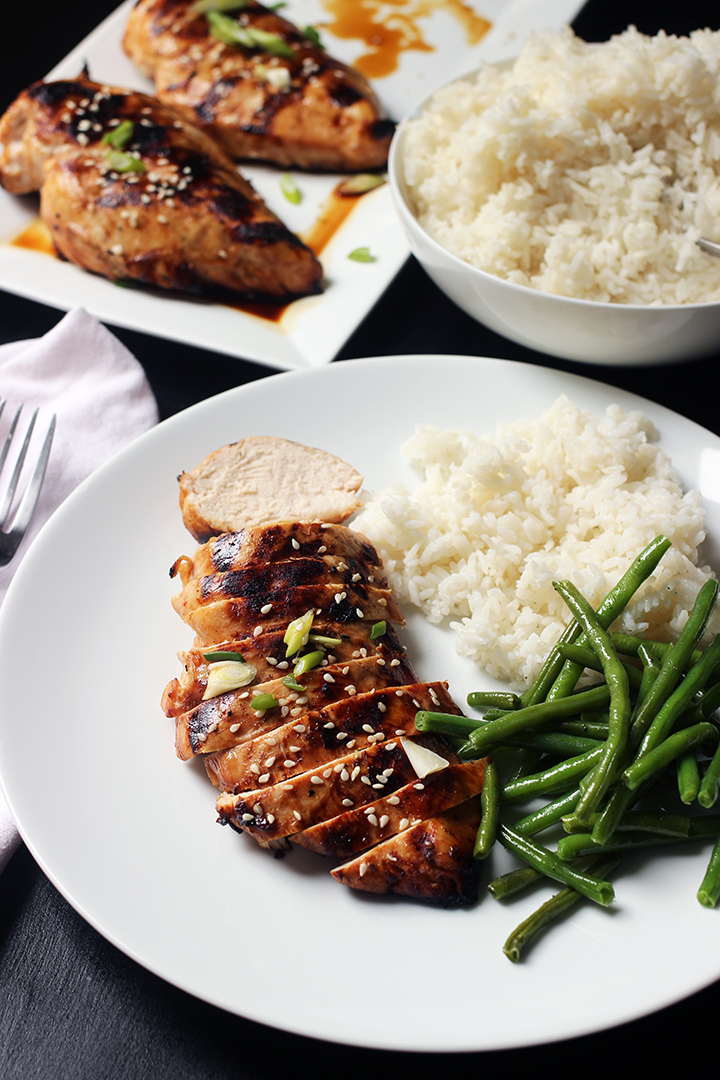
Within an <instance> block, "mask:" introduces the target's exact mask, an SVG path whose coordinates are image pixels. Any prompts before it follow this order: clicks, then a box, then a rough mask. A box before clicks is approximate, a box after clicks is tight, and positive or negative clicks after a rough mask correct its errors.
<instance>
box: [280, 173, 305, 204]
mask: <svg viewBox="0 0 720 1080" xmlns="http://www.w3.org/2000/svg"><path fill="white" fill-rule="evenodd" d="M280 190H281V191H282V193H283V195H284V196H285V198H286V199H287V201H288V202H291V203H295V204H297V203H299V202H300V201H301V199H302V195H301V193H300V188H299V187H298V186H297V184H296V183H295V181H294V180H293V178H292V176H291V175H290V173H283V175H282V178H281V180H280Z"/></svg>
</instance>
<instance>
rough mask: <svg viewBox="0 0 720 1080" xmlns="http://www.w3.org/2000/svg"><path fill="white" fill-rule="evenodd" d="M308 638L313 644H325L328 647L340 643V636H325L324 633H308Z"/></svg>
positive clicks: (331, 647)
mask: <svg viewBox="0 0 720 1080" xmlns="http://www.w3.org/2000/svg"><path fill="white" fill-rule="evenodd" d="M308 640H309V641H312V643H313V645H327V646H328V648H330V649H333V648H335V647H336V646H338V645H342V638H339V637H325V635H324V634H310V635H309V637H308Z"/></svg>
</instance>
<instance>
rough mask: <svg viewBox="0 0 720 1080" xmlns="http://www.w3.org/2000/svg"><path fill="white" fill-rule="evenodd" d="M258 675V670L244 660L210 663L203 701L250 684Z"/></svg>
mask: <svg viewBox="0 0 720 1080" xmlns="http://www.w3.org/2000/svg"><path fill="white" fill-rule="evenodd" d="M256 675H257V670H256V669H255V668H254V667H253V666H252V665H251V664H246V663H245V662H244V661H243V660H220V661H218V662H217V663H213V664H210V666H209V667H208V681H207V686H206V687H205V693H204V694H203V701H207V700H208V699H209V698H214V697H218V696H219V695H220V694H227V693H228V691H230V690H239V689H240V687H241V686H248V685H249V684H250V683H251V682H252V681H253V679H254V678H255V676H256Z"/></svg>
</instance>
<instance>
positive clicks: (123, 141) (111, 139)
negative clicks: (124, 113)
mask: <svg viewBox="0 0 720 1080" xmlns="http://www.w3.org/2000/svg"><path fill="white" fill-rule="evenodd" d="M134 131H135V125H134V124H133V122H132V120H123V121H121V123H119V124H118V125H117V127H114V128H111V129H110V130H109V131H106V132H105V134H104V135H103V137H102V139H101V140H100V142H101V143H104V144H105V145H106V146H112V147H114V148H115V149H116V150H123V149H124V148H125V147H126V146H127V144H128V143H129V142H130V140H131V139H132V137H133V132H134Z"/></svg>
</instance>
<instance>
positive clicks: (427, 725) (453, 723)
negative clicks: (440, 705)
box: [415, 709, 485, 739]
mask: <svg viewBox="0 0 720 1080" xmlns="http://www.w3.org/2000/svg"><path fill="white" fill-rule="evenodd" d="M484 723H485V721H484V720H472V719H471V718H470V717H468V716H456V715H455V714H454V713H442V712H430V711H429V710H427V709H420V710H419V711H418V712H416V713H415V727H416V728H417V730H418V731H432V732H434V733H435V734H436V735H452V736H456V737H459V738H463V739H467V737H468V736H469V735H472V733H473V732H474V731H475V730H476V729H477V728H478V727H481V726H482V725H483V724H484Z"/></svg>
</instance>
